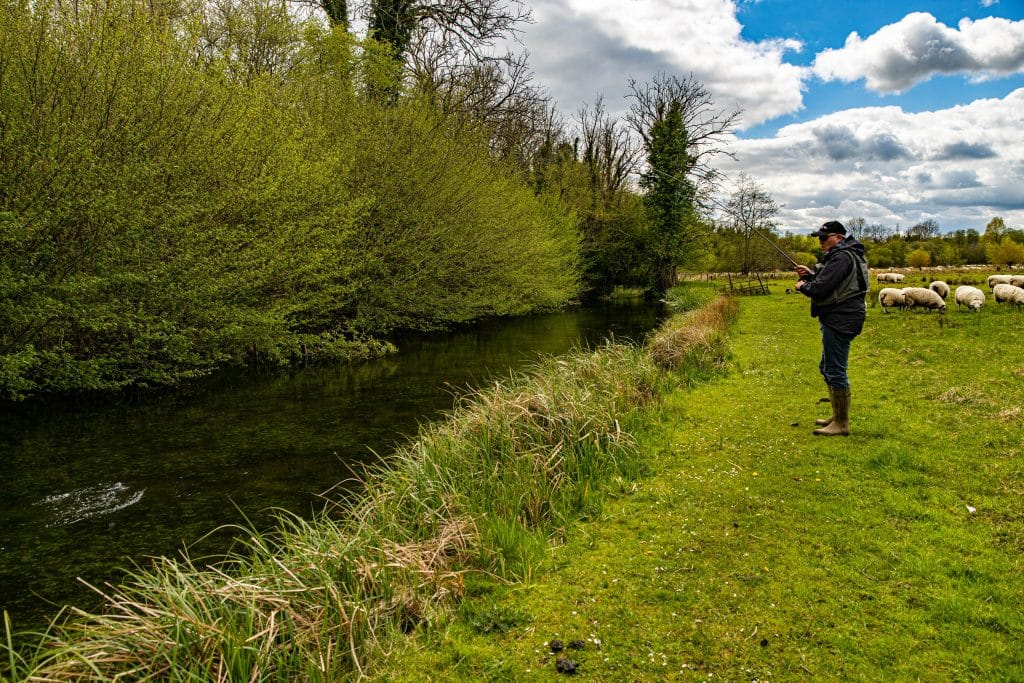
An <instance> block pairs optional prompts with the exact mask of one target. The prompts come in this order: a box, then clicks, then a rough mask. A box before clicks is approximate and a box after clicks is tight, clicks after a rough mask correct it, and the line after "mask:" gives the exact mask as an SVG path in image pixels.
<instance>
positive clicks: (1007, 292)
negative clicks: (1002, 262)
mask: <svg viewBox="0 0 1024 683" xmlns="http://www.w3.org/2000/svg"><path fill="white" fill-rule="evenodd" d="M992 297H993V298H994V299H995V300H996V303H997V304H1002V303H1007V304H1013V305H1014V306H1024V289H1021V288H1020V287H1014V286H1013V285H1008V284H1005V283H1000V284H997V285H996V286H995V288H993V290H992Z"/></svg>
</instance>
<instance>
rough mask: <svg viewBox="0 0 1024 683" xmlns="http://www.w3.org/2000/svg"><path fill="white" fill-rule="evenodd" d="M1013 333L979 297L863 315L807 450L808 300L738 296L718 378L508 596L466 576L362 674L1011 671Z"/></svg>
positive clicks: (1019, 405)
mask: <svg viewBox="0 0 1024 683" xmlns="http://www.w3.org/2000/svg"><path fill="white" fill-rule="evenodd" d="M784 286H785V285H782V286H780V285H775V286H774V287H773V291H775V292H782V291H783V287H784ZM986 289H987V288H986ZM1022 332H1024V311H1016V310H1011V309H1005V308H999V307H996V306H994V305H993V304H992V302H991V298H989V302H988V303H987V304H986V307H985V308H984V309H983V310H982V311H981V312H980V313H978V314H975V315H971V314H967V313H958V312H957V311H956V310H955V305H953V304H951V305H950V311H949V312H948V313H947V314H946V315H945V316H939V315H937V314H928V313H915V312H905V313H889V314H883V313H882V311H881V310H880V309H879V308H878V307H877V306H873V307H871V308H869V311H868V321H867V325H866V327H865V331H864V334H863V335H862V336H861V337H860V338H858V339H857V340H856V341H855V342H854V346H853V352H852V355H851V368H850V371H851V378H852V383H853V407H852V410H851V416H852V423H851V431H852V434H851V436H849V437H847V438H842V437H835V438H822V437H814V436H812V435H811V430H812V429H813V421H814V418H816V417H821V416H826V415H827V414H828V412H829V411H828V405H827V404H819V399H820V398H821V397H824V396H826V395H827V393H826V391H825V389H824V385H823V384H822V381H821V378H820V376H819V375H818V372H817V361H818V354H819V346H818V344H819V333H818V329H817V323H816V321H814V320H812V319H811V318H810V317H809V315H808V303H807V300H806V299H805V298H804V297H802V296H799V295H785V294H782V293H776V294H773V295H772V296H769V297H751V298H746V299H743V300H742V301H741V309H740V317H739V321H738V323H737V324H736V326H735V327H734V329H733V332H732V334H731V338H730V344H731V349H732V358H731V362H730V365H729V367H728V369H727V370H726V371H725V372H724V373H722V374H721V375H719V376H717V377H715V378H713V379H711V380H710V381H708V382H702V383H697V384H695V385H693V386H691V387H690V388H680V389H676V390H675V391H673V392H672V393H670V394H669V395H667V396H666V397H665V398H664V400H663V401H662V402H661V404H660V405H658V406H657V407H656V408H655V409H653V410H652V411H651V420H650V427H649V429H648V430H647V431H645V432H644V433H643V434H641V435H640V439H641V443H642V447H643V449H644V452H645V454H646V458H647V460H648V472H647V474H646V475H645V476H644V477H643V478H641V479H640V480H638V481H636V482H625V481H623V482H621V487H620V488H621V493H620V494H619V495H617V496H615V497H613V498H612V499H611V500H610V501H608V502H607V503H606V504H605V505H604V507H603V510H602V512H601V514H600V516H598V517H596V518H591V519H589V520H588V521H585V522H581V523H579V524H575V525H573V526H571V527H569V528H566V529H565V530H564V533H563V534H559V535H558V537H557V538H554V539H552V542H551V548H550V560H549V562H548V565H547V567H546V568H545V571H543V572H540V573H539V574H538V575H537V576H536V577H535V578H534V580H533V581H532V582H530V583H529V584H527V585H523V584H515V585H505V584H502V583H500V582H497V581H494V580H489V579H487V578H486V577H469V578H468V579H467V597H466V599H465V600H464V601H463V603H462V605H461V607H460V608H459V611H458V612H457V614H456V615H455V616H454V617H452V618H451V619H449V620H447V621H442V622H437V623H435V624H434V625H433V626H431V627H429V628H425V627H424V628H423V629H421V630H420V631H419V632H418V633H417V634H416V635H415V636H414V637H413V638H412V639H411V640H409V641H408V643H406V642H405V641H402V640H396V642H394V643H392V644H390V647H393V648H394V651H393V653H392V656H391V657H389V658H388V659H387V664H386V665H385V666H384V668H383V669H378V670H377V671H376V673H375V674H374V675H375V676H376V677H377V678H378V679H380V680H437V681H440V680H552V679H554V678H556V677H557V676H558V674H557V673H556V659H557V657H567V658H569V659H571V660H572V661H573V662H576V663H577V664H578V665H579V668H578V670H577V672H576V675H577V678H580V679H585V680H595V681H596V680H600V681H655V680H712V681H715V680H726V681H736V680H745V681H753V680H761V681H763V680H829V679H855V680H937V681H945V680H1000V681H1006V680H1024V552H1022V551H1024V495H1022V494H1024V471H1022V470H1024V466H1022V455H1024V431H1022V420H1024V349H1022V345H1021V343H1020V339H1021V334H1022ZM552 639H559V640H561V641H563V642H564V643H565V644H568V643H570V642H571V641H573V640H581V641H583V642H582V644H583V647H582V649H568V648H567V649H566V650H565V651H563V652H561V653H559V654H558V655H553V654H552V653H551V652H550V650H549V643H550V641H551V640H552Z"/></svg>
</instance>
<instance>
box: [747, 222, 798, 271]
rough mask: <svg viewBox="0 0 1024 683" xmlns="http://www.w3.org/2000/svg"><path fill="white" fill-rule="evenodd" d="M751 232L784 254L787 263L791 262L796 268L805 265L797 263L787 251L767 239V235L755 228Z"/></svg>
mask: <svg viewBox="0 0 1024 683" xmlns="http://www.w3.org/2000/svg"><path fill="white" fill-rule="evenodd" d="M750 232H752V233H754V234H755V235H757V236H758V237H760V238H761V239H763V240H764V241H765V242H767V243H768V244H770V245H772V248H774V249H775V251H777V252H779V253H780V254H782V255H783V256H784V257H785V258H786V260H787V261H789V262H790V263H792V264H793V265H794V266H800V265H803V264H801V263H797V262H796V259H794V258H793V257H792V256H790V255H789V254H787V253H786V252H785V251H783V250H782V247H780V246H779V245H777V244H775V242H773V241H771V240H770V239H768V238H767V237H766V236H765V235H763V234H761V233H760V232H759V231H758V230H756V229H755V228H751V229H750Z"/></svg>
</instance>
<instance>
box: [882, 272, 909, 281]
mask: <svg viewBox="0 0 1024 683" xmlns="http://www.w3.org/2000/svg"><path fill="white" fill-rule="evenodd" d="M875 279H876V280H878V281H879V282H903V274H902V273H879V274H878V275H876V276H875Z"/></svg>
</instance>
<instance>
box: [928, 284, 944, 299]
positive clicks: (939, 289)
mask: <svg viewBox="0 0 1024 683" xmlns="http://www.w3.org/2000/svg"><path fill="white" fill-rule="evenodd" d="M928 289H930V290H932V291H933V292H935V293H936V294H938V295H939V296H941V297H942V298H943V300H945V299H946V297H947V296H949V285H947V284H946V283H945V282H943V281H942V280H935V281H934V282H932V283H931V284H930V285H928Z"/></svg>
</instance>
